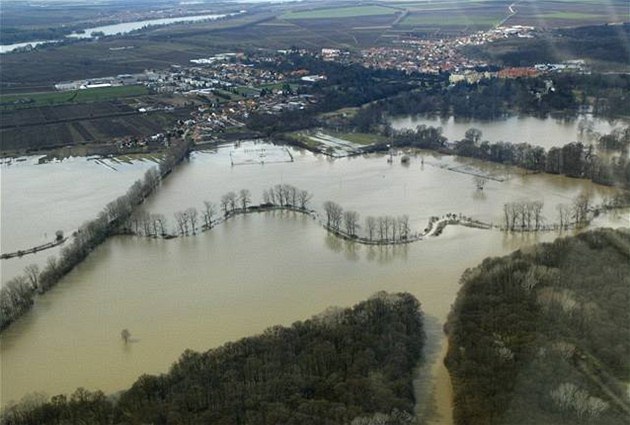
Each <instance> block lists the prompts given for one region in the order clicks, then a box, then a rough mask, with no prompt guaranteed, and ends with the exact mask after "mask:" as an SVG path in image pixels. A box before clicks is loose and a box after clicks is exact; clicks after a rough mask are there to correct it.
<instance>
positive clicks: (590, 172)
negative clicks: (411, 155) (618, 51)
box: [355, 122, 630, 188]
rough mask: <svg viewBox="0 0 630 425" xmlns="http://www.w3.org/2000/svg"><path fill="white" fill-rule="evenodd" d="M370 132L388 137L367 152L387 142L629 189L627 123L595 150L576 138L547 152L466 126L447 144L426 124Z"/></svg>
mask: <svg viewBox="0 0 630 425" xmlns="http://www.w3.org/2000/svg"><path fill="white" fill-rule="evenodd" d="M355 129H356V130H358V128H355ZM373 131H376V132H378V133H379V134H382V135H384V136H387V137H388V141H387V142H383V143H380V144H377V145H375V146H372V147H369V148H368V149H366V151H387V150H388V149H390V146H393V147H399V148H403V147H416V148H421V149H431V150H437V151H439V152H442V153H445V154H456V155H460V156H466V157H470V158H477V159H480V160H482V161H490V162H496V163H499V164H506V165H514V166H517V167H521V168H524V169H526V170H530V171H533V172H545V173H550V174H561V175H565V176H568V177H575V178H585V179H589V180H592V181H593V182H594V183H598V184H603V185H606V186H615V185H617V186H621V187H624V188H630V158H629V157H628V151H629V148H630V127H625V128H621V129H616V130H613V131H612V132H611V133H610V134H604V135H600V136H599V137H598V138H597V142H596V145H597V146H598V147H599V150H597V149H596V148H595V146H594V145H585V144H583V143H581V142H572V143H568V144H566V145H564V146H562V147H552V148H550V149H549V150H545V149H544V148H543V147H540V146H534V145H530V144H529V143H518V144H515V143H509V142H494V143H491V142H489V141H487V140H482V136H483V134H482V132H481V130H479V129H476V128H471V129H469V130H467V131H466V134H465V136H464V138H463V139H461V140H457V141H455V142H453V143H452V144H450V145H449V144H448V143H447V139H446V137H444V136H443V135H442V131H441V129H440V128H434V127H431V126H426V125H419V126H418V127H416V129H415V130H412V129H405V130H394V129H392V128H391V126H390V125H389V124H388V123H386V122H383V123H381V124H379V125H377V126H376V127H374V128H373Z"/></svg>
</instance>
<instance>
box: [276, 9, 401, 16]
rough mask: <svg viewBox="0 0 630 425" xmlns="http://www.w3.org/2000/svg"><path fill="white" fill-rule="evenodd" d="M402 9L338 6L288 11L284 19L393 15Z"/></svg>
mask: <svg viewBox="0 0 630 425" xmlns="http://www.w3.org/2000/svg"><path fill="white" fill-rule="evenodd" d="M399 12H400V10H397V9H392V8H389V7H382V6H356V7H338V8H331V9H315V10H305V11H302V12H288V13H285V14H284V15H282V16H281V18H282V19H334V18H354V17H357V16H378V15H393V14H395V13H399Z"/></svg>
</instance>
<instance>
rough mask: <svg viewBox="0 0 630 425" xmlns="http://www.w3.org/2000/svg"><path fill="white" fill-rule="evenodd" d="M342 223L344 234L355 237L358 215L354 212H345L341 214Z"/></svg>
mask: <svg viewBox="0 0 630 425" xmlns="http://www.w3.org/2000/svg"><path fill="white" fill-rule="evenodd" d="M343 222H344V225H345V227H346V232H347V233H348V234H349V235H350V236H356V235H357V230H358V228H359V213H357V212H356V211H346V212H344V213H343Z"/></svg>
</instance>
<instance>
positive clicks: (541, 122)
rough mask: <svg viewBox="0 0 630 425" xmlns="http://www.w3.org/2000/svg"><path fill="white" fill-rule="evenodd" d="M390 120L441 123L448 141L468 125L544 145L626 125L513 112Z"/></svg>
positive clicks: (409, 125) (495, 137) (589, 138)
mask: <svg viewBox="0 0 630 425" xmlns="http://www.w3.org/2000/svg"><path fill="white" fill-rule="evenodd" d="M391 124H392V127H393V128H394V129H397V130H401V129H415V128H416V127H417V126H419V125H426V126H429V127H442V134H443V135H444V136H446V138H447V139H448V140H449V141H455V140H461V139H463V138H464V135H465V134H466V131H467V130H468V129H470V128H477V129H479V130H481V131H482V133H483V136H482V140H488V141H490V142H510V143H529V144H530V145H537V146H542V147H544V148H545V149H549V148H551V147H554V146H563V145H566V144H567V143H571V142H582V143H584V144H590V143H594V142H595V141H596V140H597V139H596V137H597V134H607V133H610V132H611V131H612V130H613V129H615V128H618V127H622V126H627V125H628V123H627V122H624V121H614V122H609V121H606V120H602V119H597V118H593V117H591V116H589V115H581V116H579V117H578V118H577V119H573V120H563V119H555V118H551V117H549V118H536V117H531V116H526V117H519V116H513V117H509V118H506V119H504V120H494V121H479V120H464V119H461V120H460V119H455V118H454V117H452V116H451V117H448V118H441V117H427V116H410V117H396V118H394V119H392V121H391Z"/></svg>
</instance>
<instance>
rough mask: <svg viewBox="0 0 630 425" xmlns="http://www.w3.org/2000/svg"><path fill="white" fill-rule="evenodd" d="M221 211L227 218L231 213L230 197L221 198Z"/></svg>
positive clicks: (226, 195)
mask: <svg viewBox="0 0 630 425" xmlns="http://www.w3.org/2000/svg"><path fill="white" fill-rule="evenodd" d="M221 211H223V215H224V216H227V215H228V213H229V211H230V197H229V196H228V194H225V195H223V196H222V197H221Z"/></svg>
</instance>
